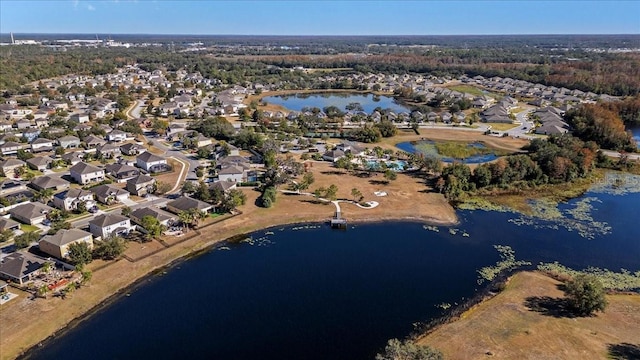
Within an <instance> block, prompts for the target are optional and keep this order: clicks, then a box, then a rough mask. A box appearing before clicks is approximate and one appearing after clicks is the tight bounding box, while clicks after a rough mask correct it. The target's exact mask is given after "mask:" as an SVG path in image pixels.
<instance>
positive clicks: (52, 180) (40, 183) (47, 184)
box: [31, 175, 69, 189]
mask: <svg viewBox="0 0 640 360" xmlns="http://www.w3.org/2000/svg"><path fill="white" fill-rule="evenodd" d="M31 184H33V185H35V186H37V187H39V188H41V189H47V188H52V187H58V186H64V185H69V182H68V181H67V180H64V179H62V178H60V177H58V176H49V175H44V176H38V177H35V178H33V179H32V180H31Z"/></svg>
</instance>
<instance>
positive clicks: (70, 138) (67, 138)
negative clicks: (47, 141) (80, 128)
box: [58, 135, 80, 142]
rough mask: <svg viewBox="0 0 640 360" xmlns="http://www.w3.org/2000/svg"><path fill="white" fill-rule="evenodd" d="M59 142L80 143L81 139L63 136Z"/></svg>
mask: <svg viewBox="0 0 640 360" xmlns="http://www.w3.org/2000/svg"><path fill="white" fill-rule="evenodd" d="M58 141H59V142H63V141H78V142H79V141H80V139H78V138H77V137H75V136H73V135H67V136H63V137H61V138H59V139H58Z"/></svg>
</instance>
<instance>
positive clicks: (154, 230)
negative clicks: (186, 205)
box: [141, 215, 166, 239]
mask: <svg viewBox="0 0 640 360" xmlns="http://www.w3.org/2000/svg"><path fill="white" fill-rule="evenodd" d="M141 225H142V227H143V228H144V229H145V230H146V231H147V233H146V234H145V237H147V238H148V239H155V238H158V237H159V236H160V235H162V232H163V231H165V230H166V226H164V225H162V224H161V223H160V220H158V219H157V218H155V217H153V216H151V215H146V216H143V217H142V219H141Z"/></svg>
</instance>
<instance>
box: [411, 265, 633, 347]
mask: <svg viewBox="0 0 640 360" xmlns="http://www.w3.org/2000/svg"><path fill="white" fill-rule="evenodd" d="M559 284H560V283H559V282H558V281H556V280H554V279H552V278H550V277H547V276H545V275H543V274H542V273H539V272H521V273H518V274H516V275H514V276H513V277H512V278H511V279H510V280H509V282H508V283H507V286H506V288H505V290H504V291H502V292H501V293H499V294H498V295H496V296H495V297H493V298H491V299H489V300H486V301H484V302H482V303H480V304H479V305H477V306H475V307H473V308H472V309H471V310H469V311H467V312H465V313H463V314H462V316H461V317H460V319H458V320H456V321H454V322H452V323H449V324H446V325H443V326H441V327H439V328H437V329H435V330H434V331H433V332H431V333H430V334H428V335H425V336H423V337H421V338H420V339H419V340H418V342H419V343H421V344H424V345H429V346H432V347H434V348H437V349H439V350H440V351H442V352H443V354H444V356H445V358H446V359H486V358H489V357H491V358H492V359H604V358H621V359H622V358H623V359H632V358H634V359H636V358H637V355H638V352H639V351H640V344H639V342H640V338H639V337H638V334H640V295H621V294H616V295H607V300H608V301H609V307H608V308H607V309H606V311H605V312H604V313H598V314H597V316H593V317H571V316H570V314H567V313H563V312H562V311H558V309H557V304H558V303H561V302H562V299H563V297H564V294H563V292H562V291H561V290H559V289H558V285H559ZM554 304H556V305H554ZM471 339H473V340H472V341H471ZM634 354H635V355H634ZM634 356H636V357H634Z"/></svg>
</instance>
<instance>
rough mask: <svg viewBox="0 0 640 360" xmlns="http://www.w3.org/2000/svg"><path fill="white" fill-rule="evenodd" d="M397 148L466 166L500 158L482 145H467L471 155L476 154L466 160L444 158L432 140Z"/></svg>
mask: <svg viewBox="0 0 640 360" xmlns="http://www.w3.org/2000/svg"><path fill="white" fill-rule="evenodd" d="M396 147H397V148H398V149H400V150H402V151H406V152H408V153H411V154H416V153H420V154H423V155H424V156H431V157H436V158H439V159H440V160H441V161H443V162H447V163H452V162H454V161H457V162H461V163H464V164H481V163H485V162H489V161H493V160H495V159H497V158H498V156H497V155H496V154H494V153H492V152H490V151H488V150H489V149H488V148H487V147H486V146H485V145H484V144H482V143H478V142H475V143H469V144H467V145H466V147H467V149H468V150H469V152H471V153H475V154H473V155H471V156H468V157H466V158H460V159H454V158H452V157H447V156H443V155H441V154H440V153H438V149H437V147H436V142H435V141H432V140H420V141H406V142H401V143H399V144H396ZM475 150H477V151H475Z"/></svg>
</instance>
